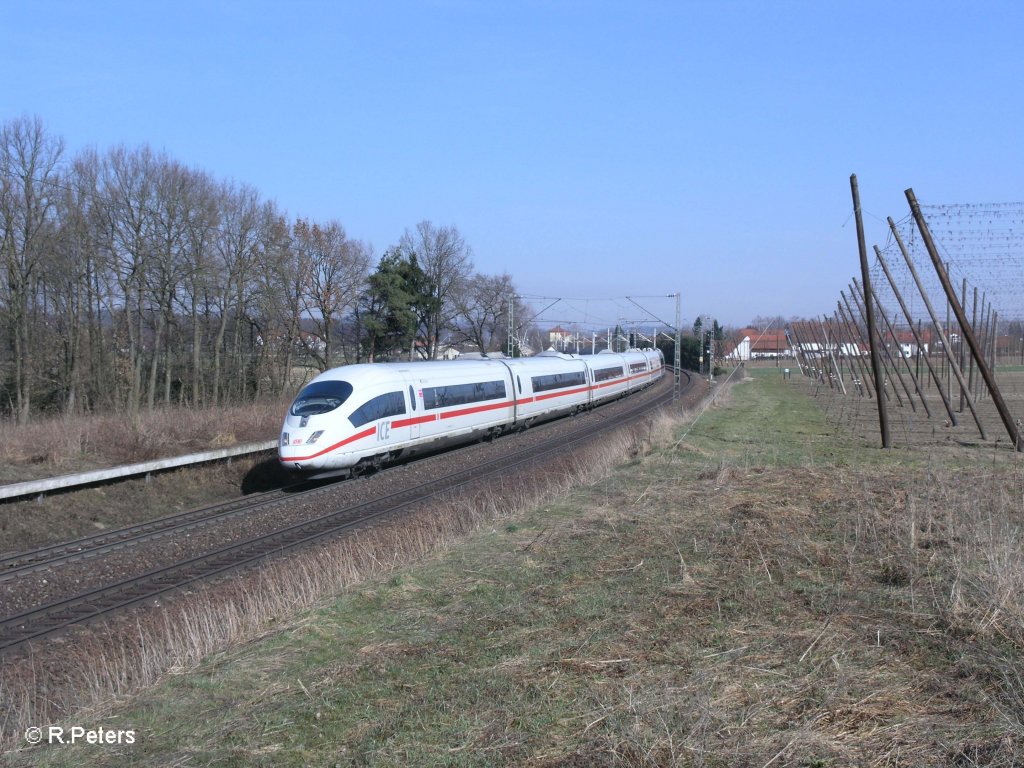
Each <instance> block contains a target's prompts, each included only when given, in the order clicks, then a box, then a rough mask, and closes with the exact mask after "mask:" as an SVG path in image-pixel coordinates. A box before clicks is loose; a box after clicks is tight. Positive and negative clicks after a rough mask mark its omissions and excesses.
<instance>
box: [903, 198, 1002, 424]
mask: <svg viewBox="0 0 1024 768" xmlns="http://www.w3.org/2000/svg"><path fill="white" fill-rule="evenodd" d="M907 191H908V192H909V191H910V190H907ZM911 194H913V193H911ZM889 228H890V229H892V233H893V237H895V238H896V244H897V245H898V246H899V247H900V253H902V254H903V260H904V261H906V262H907V268H908V269H909V270H910V275H911V277H913V278H914V284H915V285H917V291H918V293H920V294H921V299H922V301H924V306H925V309H927V310H928V316H929V317H930V318H931V319H932V329H933V330H934V331H935V333H936V334H938V337H939V342H940V343H941V344H942V355H943V358H944V359H945V361H946V363H947V365H948V366H949V367H950V368H951V369H952V370H953V372H954V373H955V374H956V376H957V378H958V379H959V380H960V381H963V378H964V375H963V373H961V372H960V368H959V366H957V364H956V361H955V360H953V354H952V351H951V350H950V348H949V339H948V338H946V332H945V331H943V330H942V323H940V322H939V318H938V317H937V316H936V314H935V307H933V306H932V302H931V300H930V299H929V298H928V292H927V291H926V290H925V289H924V286H923V285H922V284H921V278H920V277H919V276H918V274H917V268H916V267H914V260H913V259H912V258H910V253H909V252H908V251H907V247H906V246H905V245H904V244H903V238H902V237H900V232H899V230H898V229H897V228H896V222H894V221H893V220H892V218H891V217H890V218H889ZM941 266H942V265H941V263H940V264H939V267H940V268H941ZM943 274H945V273H943ZM939 389H942V382H941V381H940V382H939ZM948 394H949V393H948V392H946V393H945V395H944V397H945V398H946V401H947V402H950V401H951V398H949V396H948ZM967 405H968V407H969V408H970V409H971V415H972V416H974V423H975V424H976V425H977V427H978V432H979V433H980V434H981V439H982V440H984V439H985V427H984V426H983V425H982V423H981V418H980V417H979V416H978V411H977V409H976V408H975V407H974V398H973V397H968V398H967Z"/></svg>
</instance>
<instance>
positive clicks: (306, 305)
mask: <svg viewBox="0 0 1024 768" xmlns="http://www.w3.org/2000/svg"><path fill="white" fill-rule="evenodd" d="M374 262H376V263H374ZM515 294H516V290H515V287H514V285H513V284H512V279H511V277H510V276H509V275H507V274H502V275H495V276H492V275H483V274H479V273H477V272H475V270H474V267H473V261H472V251H471V249H470V247H469V245H468V244H467V243H466V242H465V240H464V239H463V237H462V236H461V235H460V233H459V231H458V229H457V228H456V227H454V226H435V225H434V224H432V223H431V222H428V221H423V222H420V223H418V224H416V225H415V226H413V227H411V228H409V229H407V230H406V231H405V232H404V233H403V234H401V235H400V236H399V237H398V240H397V242H396V244H395V245H393V246H391V247H390V248H388V249H387V250H386V251H385V253H384V254H382V256H381V257H380V258H379V259H376V258H375V257H374V254H373V253H372V252H371V249H370V247H369V246H367V245H366V244H364V243H363V242H360V241H358V240H354V239H352V238H350V237H349V236H348V234H347V233H346V231H345V228H344V226H343V225H342V224H341V223H340V222H338V221H333V220H332V221H322V222H317V221H310V220H308V219H304V218H301V217H297V218H289V217H288V216H286V215H285V214H284V213H282V211H280V210H279V209H278V207H277V206H276V204H275V203H274V202H273V201H271V200H267V199H264V198H263V197H262V195H261V194H260V193H259V192H258V191H257V190H255V189H253V188H251V187H249V186H246V185H244V184H235V183H228V182H223V181H218V180H216V179H214V178H212V177H211V176H210V175H209V174H207V173H205V172H203V171H201V170H196V169H193V168H188V167H186V166H185V165H182V164H181V163H180V162H178V161H176V160H173V159H171V158H169V157H167V156H166V155H164V154H162V153H156V152H154V151H153V150H152V149H150V148H149V147H146V146H143V147H140V148H135V149H129V148H125V147H123V146H122V147H115V148H113V149H110V150H108V151H106V152H105V153H100V152H98V151H95V150H87V151H84V152H82V153H80V154H79V155H77V156H74V157H69V156H68V155H67V153H66V152H65V145H64V141H63V139H62V138H60V137H58V136H55V135H53V134H52V133H50V132H48V131H47V130H46V128H45V127H44V125H43V123H42V122H41V121H40V120H39V119H38V118H21V119H15V120H12V121H10V122H8V123H5V124H3V125H2V126H0V415H2V416H4V417H7V418H14V419H16V420H17V421H18V422H19V423H27V422H28V421H29V420H31V419H32V418H33V417H34V416H35V415H37V414H40V413H68V414H74V413H82V412H90V411H99V410H102V411H117V412H124V413H126V414H128V415H133V414H138V413H139V411H140V409H153V408H156V407H160V406H162V405H165V404H175V405H184V406H189V407H211V406H217V405H220V404H225V403H236V402H241V401H245V400H252V399H254V398H258V397H261V396H265V395H277V394H280V393H282V392H285V391H290V390H291V389H292V388H293V386H294V382H293V376H292V371H293V370H294V369H295V368H296V367H298V366H308V367H310V368H312V369H314V370H316V369H319V370H326V369H327V368H329V367H332V366H335V365H341V364H346V363H353V362H358V361H369V360H381V359H392V358H395V357H398V356H410V355H411V356H415V357H421V358H434V357H437V356H438V355H439V354H440V353H441V352H442V351H443V350H444V349H445V348H446V347H448V346H455V345H459V346H463V347H466V348H474V349H477V350H481V351H495V350H499V349H501V350H504V351H506V352H515V347H518V345H519V344H523V343H526V332H525V330H521V331H517V333H516V334H514V340H513V347H514V349H512V350H508V349H506V347H507V346H508V338H509V334H508V311H509V300H510V299H509V297H512V296H515ZM524 310H525V308H524V307H520V306H515V307H513V316H514V317H517V318H525V317H528V312H526V311H524Z"/></svg>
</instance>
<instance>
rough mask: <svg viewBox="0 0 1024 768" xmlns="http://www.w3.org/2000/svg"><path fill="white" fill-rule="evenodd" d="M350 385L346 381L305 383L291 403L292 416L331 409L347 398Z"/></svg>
mask: <svg viewBox="0 0 1024 768" xmlns="http://www.w3.org/2000/svg"><path fill="white" fill-rule="evenodd" d="M351 394H352V385H351V384H349V383H348V382H347V381H314V382H313V383H312V384H308V385H306V386H305V387H304V388H303V389H302V391H301V392H299V396H298V397H296V398H295V402H293V403H292V408H291V414H292V416H316V415H317V414H320V413H327V412H328V411H333V410H334V409H335V408H337V407H338V406H339V405H341V404H342V403H344V402H345V401H346V400H348V398H349V395H351Z"/></svg>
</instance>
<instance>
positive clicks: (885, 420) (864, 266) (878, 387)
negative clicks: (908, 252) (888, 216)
mask: <svg viewBox="0 0 1024 768" xmlns="http://www.w3.org/2000/svg"><path fill="white" fill-rule="evenodd" d="M850 192H851V193H852V195H853V213H854V218H855V219H856V221H857V250H858V252H859V253H860V272H861V277H862V278H863V280H864V286H865V300H866V301H868V302H870V301H871V298H870V296H871V291H870V290H869V289H870V287H871V275H870V274H869V271H868V247H867V243H866V242H865V240H864V218H863V216H861V210H860V189H859V188H858V186H857V174H855V173H854V174H851V176H850ZM874 314H875V313H874V307H872V306H871V305H870V303H869V305H868V307H867V317H866V318H865V319H866V320H867V322H868V346H869V347H870V348H871V370H872V372H873V373H874V379H875V391H876V392H884V391H885V382H884V381H883V374H882V364H881V361H880V360H879V355H878V336H877V334H876V333H875V318H874ZM875 402H876V403H878V430H879V432H881V435H882V447H883V448H891V447H892V437H891V435H890V434H889V413H888V411H887V410H886V402H885V398H884V397H881V396H879V397H877V398H876V399H875Z"/></svg>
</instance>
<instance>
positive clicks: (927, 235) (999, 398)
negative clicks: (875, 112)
mask: <svg viewBox="0 0 1024 768" xmlns="http://www.w3.org/2000/svg"><path fill="white" fill-rule="evenodd" d="M904 194H905V195H906V196H907V202H909V203H910V212H911V213H912V214H913V215H914V221H916V222H917V228H918V229H919V230H920V231H921V238H922V239H923V240H924V245H925V248H927V249H928V255H929V256H930V257H931V259H932V265H933V266H934V267H935V271H936V273H937V274H938V276H939V282H941V283H942V289H943V290H944V291H945V292H946V296H947V297H949V300H950V303H951V304H952V305H953V312H954V313H955V314H956V316H957V321H958V322H959V323H960V326H961V327H962V328H963V329H964V336H965V337H966V338H967V344H968V346H970V348H971V354H972V355H974V361H975V362H976V363H977V364H978V371H979V372H980V373H981V377H982V378H983V379H984V380H985V385H986V386H987V387H988V391H989V394H990V395H992V402H994V403H995V405H996V410H997V411H999V418H1000V419H1002V421H1003V426H1004V427H1006V433H1007V434H1008V435H1009V436H1010V441H1011V442H1012V443H1013V447H1014V448H1015V449H1016V450H1017V451H1024V444H1022V442H1021V436H1020V430H1019V429H1018V427H1017V423H1016V422H1015V421H1014V420H1013V416H1012V414H1011V413H1010V409H1009V408H1008V407H1007V405H1006V401H1005V400H1004V399H1003V393H1002V392H1000V391H999V385H998V384H996V380H995V376H993V375H992V371H991V369H990V368H989V366H988V361H987V360H985V358H984V357H983V356H982V354H981V347H980V346H979V345H978V340H977V339H976V338H974V330H973V329H972V328H971V327H970V326H969V325H967V318H966V317H965V316H964V309H963V307H961V306H960V302H959V301H957V298H956V294H955V293H954V292H953V286H952V285H950V283H949V275H947V274H946V270H945V269H944V268H943V266H942V261H941V260H940V259H939V252H938V250H937V249H936V247H935V242H934V241H933V240H932V235H931V232H930V231H929V229H928V223H927V222H926V221H925V220H924V215H923V214H922V213H921V206H920V205H918V203H917V198H916V197H915V196H914V190H913V189H908V190H906V192H904Z"/></svg>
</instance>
